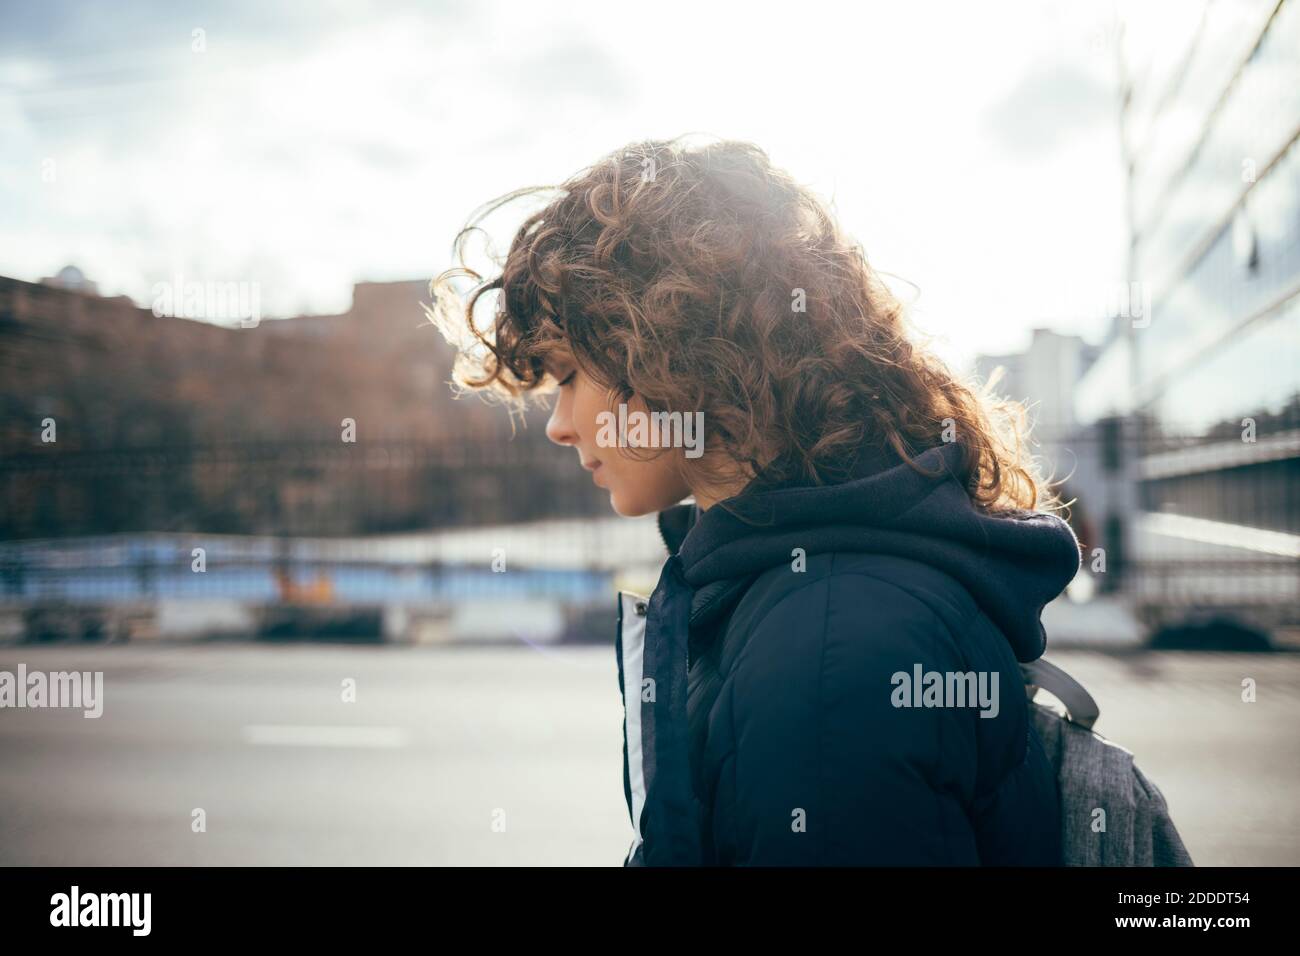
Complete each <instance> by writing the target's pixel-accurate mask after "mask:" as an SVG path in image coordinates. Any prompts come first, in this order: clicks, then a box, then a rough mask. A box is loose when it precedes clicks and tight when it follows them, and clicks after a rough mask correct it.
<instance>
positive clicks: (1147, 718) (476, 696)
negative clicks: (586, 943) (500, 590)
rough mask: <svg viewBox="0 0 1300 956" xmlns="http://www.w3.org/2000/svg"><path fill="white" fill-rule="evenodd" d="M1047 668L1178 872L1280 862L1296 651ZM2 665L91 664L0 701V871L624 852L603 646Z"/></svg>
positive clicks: (543, 859) (48, 651)
mask: <svg viewBox="0 0 1300 956" xmlns="http://www.w3.org/2000/svg"><path fill="white" fill-rule="evenodd" d="M1048 656H1049V659H1051V660H1053V661H1055V662H1056V663H1058V664H1060V665H1061V666H1063V667H1065V668H1066V669H1067V670H1069V671H1070V672H1071V673H1073V674H1074V675H1075V676H1076V677H1078V678H1079V679H1080V680H1081V681H1082V682H1083V683H1084V684H1085V686H1087V687H1088V688H1089V689H1090V690H1091V691H1092V692H1093V694H1094V696H1096V697H1097V699H1098V700H1099V702H1100V703H1101V708H1102V717H1101V720H1100V721H1099V723H1098V725H1097V730H1098V731H1099V732H1101V733H1102V734H1104V735H1106V736H1108V737H1111V738H1112V739H1114V740H1116V741H1118V742H1120V743H1122V744H1123V745H1125V746H1126V747H1128V748H1129V749H1130V750H1132V751H1134V752H1135V754H1136V755H1137V760H1138V764H1139V766H1141V767H1142V768H1143V770H1144V771H1145V772H1146V773H1147V775H1148V776H1150V777H1151V778H1152V779H1153V780H1154V781H1155V782H1156V783H1157V784H1158V785H1159V786H1160V787H1161V789H1162V790H1163V792H1164V793H1165V796H1166V798H1167V799H1168V801H1169V803H1170V807H1171V810H1172V813H1173V817H1174V820H1175V822H1176V823H1177V825H1178V827H1179V829H1180V831H1181V832H1182V834H1183V836H1184V839H1185V841H1186V842H1187V845H1188V848H1189V850H1190V851H1191V853H1192V856H1193V859H1195V860H1196V862H1197V863H1198V864H1200V865H1212V864H1221V865H1238V864H1252V863H1258V864H1268V865H1297V864H1300V809H1298V807H1300V801H1298V800H1297V799H1296V796H1297V793H1298V792H1300V790H1298V787H1300V759H1298V758H1300V736H1298V735H1297V733H1296V729H1297V727H1298V726H1300V655H1294V654H1286V655H1262V656H1260V655H1232V654H1191V653H1187V654H1171V653H1165V654H1152V653H1140V654H1130V655H1119V654H1103V653H1097V652H1084V651H1072V652H1060V653H1056V654H1049V655H1048ZM19 663H22V664H25V665H26V667H27V670H28V672H31V671H36V670H40V671H46V672H48V671H58V670H74V669H75V670H83V671H103V673H104V712H103V716H102V717H100V718H98V719H87V718H85V717H84V716H83V715H82V711H80V710H70V709H9V708H5V709H0V768H3V772H0V864H3V865H15V864H22V865H29V864H37V865H40V864H49V865H55V864H57V865H74V866H94V865H125V864H137V865H159V864H179V865H189V864H204V865H230V864H255V865H259V864H288V865H295V864H305V865H320V864H340V865H377V864H396V865H430V864H432V865H438V864H473V865H499V864H523V865H541V864H557V863H558V864H573V865H604V866H617V865H619V864H620V863H621V861H622V855H623V853H624V852H625V851H626V849H627V846H628V843H629V841H630V839H631V829H630V825H629V823H628V819H627V811H626V808H625V806H624V803H623V793H622V780H621V767H622V763H621V761H622V750H621V746H622V737H621V719H622V710H621V706H620V702H619V698H618V692H617V678H616V674H615V669H614V667H615V665H614V658H613V651H612V649H610V648H608V647H602V648H591V647H573V648H552V647H541V648H534V647H525V646H520V647H506V648H481V647H480V648H473V647H442V648H419V647H353V646H332V645H330V646H326V645H288V646H286V645H265V646H264V645H253V644H234V643H231V644H203V645H194V646H183V645H182V646H177V645H157V646H148V645H138V644H137V645H128V646H99V645H83V646H76V645H51V646H43V647H34V646H33V647H27V646H18V647H14V646H11V647H5V648H0V670H8V671H11V672H15V671H16V670H17V667H18V664H19ZM1243 678H1252V679H1253V680H1254V681H1255V682H1256V687H1257V698H1258V699H1257V701H1256V702H1255V703H1243V702H1242V700H1241V682H1242V680H1243ZM348 681H351V682H354V684H349V685H346V686H355V700H354V701H347V700H345V699H344V696H345V694H344V688H345V682H348ZM196 811H201V812H202V820H203V822H204V824H205V826H204V827H203V828H202V829H201V831H200V832H196V829H195V827H194V825H193V824H192V821H194V820H195V819H196Z"/></svg>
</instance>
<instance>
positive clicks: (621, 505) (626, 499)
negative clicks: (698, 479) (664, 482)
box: [609, 491, 685, 518]
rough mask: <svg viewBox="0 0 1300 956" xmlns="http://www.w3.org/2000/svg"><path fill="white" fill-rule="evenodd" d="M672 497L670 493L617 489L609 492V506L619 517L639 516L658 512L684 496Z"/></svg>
mask: <svg viewBox="0 0 1300 956" xmlns="http://www.w3.org/2000/svg"><path fill="white" fill-rule="evenodd" d="M684 497H685V495H682V496H681V497H677V498H674V497H673V496H672V494H671V493H670V494H666V495H665V494H658V495H655V494H649V495H647V494H645V493H642V494H620V493H619V492H617V491H611V492H610V493H609V506H610V507H611V508H613V509H614V513H615V514H616V515H618V516H619V517H621V518H640V517H641V516H642V515H652V514H658V513H659V512H660V511H663V510H664V509H665V508H671V507H672V506H673V505H675V504H677V503H678V502H679V501H681V500H682V498H684Z"/></svg>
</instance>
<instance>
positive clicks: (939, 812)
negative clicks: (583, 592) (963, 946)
mask: <svg viewBox="0 0 1300 956" xmlns="http://www.w3.org/2000/svg"><path fill="white" fill-rule="evenodd" d="M960 461H961V453H960V449H959V448H958V447H957V446H956V445H944V446H939V447H936V448H933V449H931V450H930V451H928V452H926V453H925V454H924V455H922V456H920V457H919V458H918V460H917V463H916V464H917V466H918V468H919V469H920V471H918V470H917V468H913V467H912V466H911V465H908V464H906V463H903V462H901V461H899V460H898V459H897V458H896V457H894V456H893V455H892V453H890V452H882V451H879V450H876V449H863V451H862V452H860V454H859V460H858V461H857V463H856V464H855V468H854V472H853V477H852V478H851V479H850V480H849V481H846V482H843V483H841V484H836V485H829V486H819V487H784V488H776V489H766V490H764V491H762V492H758V493H751V492H749V491H747V492H746V493H744V494H742V495H741V496H738V497H737V498H733V499H730V501H728V502H724V503H723V504H721V505H718V506H714V507H713V508H710V509H708V510H707V511H704V512H700V511H699V510H698V509H697V508H695V506H693V505H679V506H676V507H674V508H671V509H669V510H668V511H665V512H662V513H661V514H660V515H659V526H660V530H661V532H662V533H663V536H664V541H665V544H666V545H667V547H668V551H669V558H668V560H667V562H666V563H665V565H664V569H663V573H662V575H661V577H660V581H659V584H658V586H657V587H656V588H655V591H654V593H653V594H652V595H650V597H649V599H648V600H646V601H639V600H637V599H636V598H635V596H630V595H622V596H621V600H620V615H619V617H620V620H619V636H618V641H617V653H618V662H619V686H620V689H621V691H622V692H623V699H624V705H625V710H624V714H625V720H624V792H625V795H626V797H627V803H628V810H629V814H630V816H631V820H632V824H633V827H634V830H635V835H634V838H633V842H632V846H631V848H630V850H629V851H628V855H627V858H626V859H625V860H624V864H625V865H633V866H637V865H701V864H703V865H993V866H1015V865H1033V866H1042V865H1057V864H1059V862H1060V853H1061V846H1060V836H1059V834H1060V809H1059V799H1058V795H1057V790H1056V784H1055V778H1054V776H1053V773H1052V770H1051V768H1050V766H1049V764H1048V761H1047V757H1046V755H1045V753H1044V750H1043V747H1042V744H1041V742H1040V741H1039V739H1038V737H1037V734H1036V733H1035V732H1034V730H1033V727H1032V725H1031V724H1030V722H1029V719H1028V705H1027V701H1026V697H1025V692H1024V684H1023V678H1022V676H1021V673H1020V669H1019V662H1022V661H1023V662H1028V661H1032V660H1034V659H1036V658H1038V657H1039V656H1041V655H1042V653H1043V650H1044V647H1045V636H1044V634H1043V629H1042V625H1041V623H1040V621H1039V615H1040V613H1041V611H1042V608H1043V605H1044V604H1045V603H1046V602H1047V601H1049V600H1051V599H1052V598H1054V597H1056V596H1057V595H1058V594H1060V593H1061V591H1062V590H1063V589H1064V588H1065V586H1066V584H1068V583H1069V581H1070V579H1071V578H1072V577H1073V576H1074V574H1075V573H1076V571H1077V570H1078V567H1079V546H1078V541H1077V539H1076V538H1075V537H1074V534H1073V532H1072V531H1071V530H1070V528H1069V526H1068V525H1067V524H1066V523H1065V522H1064V521H1062V520H1061V519H1059V518H1057V517H1055V516H1053V515H1049V514H1044V513H1041V512H1026V513H1022V514H1019V515H1015V516H996V517H995V516H990V515H988V514H985V513H983V512H981V511H980V510H979V509H977V508H976V507H975V506H974V505H973V504H972V502H971V500H970V498H969V496H968V495H967V493H966V491H965V490H964V482H963V480H962V475H961V474H960V471H959V468H960ZM922 472H925V473H922Z"/></svg>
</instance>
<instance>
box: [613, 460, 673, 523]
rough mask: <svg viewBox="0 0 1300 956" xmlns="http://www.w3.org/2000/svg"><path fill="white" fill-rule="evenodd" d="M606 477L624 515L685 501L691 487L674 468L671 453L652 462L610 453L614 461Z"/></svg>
mask: <svg viewBox="0 0 1300 956" xmlns="http://www.w3.org/2000/svg"><path fill="white" fill-rule="evenodd" d="M611 459H612V467H610V468H609V470H608V474H607V475H606V477H605V484H606V486H607V487H608V488H609V491H610V495H611V497H612V503H613V505H614V508H615V510H616V511H618V512H619V513H620V514H624V515H629V516H632V515H641V514H647V513H649V512H652V511H661V510H663V509H664V508H667V507H669V506H670V505H673V504H675V503H677V502H678V501H681V500H682V499H683V498H685V497H686V496H687V495H688V494H689V493H690V489H689V488H688V487H687V486H686V484H685V483H684V482H683V481H682V479H681V477H680V476H679V475H678V473H677V470H676V468H675V467H674V464H673V461H672V458H671V455H665V456H663V457H661V458H656V459H652V460H650V461H639V460H635V459H630V458H625V457H623V456H621V455H619V456H607V457H605V458H602V459H601V460H602V461H610V460H611Z"/></svg>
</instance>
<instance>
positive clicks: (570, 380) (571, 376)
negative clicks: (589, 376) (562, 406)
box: [560, 368, 578, 388]
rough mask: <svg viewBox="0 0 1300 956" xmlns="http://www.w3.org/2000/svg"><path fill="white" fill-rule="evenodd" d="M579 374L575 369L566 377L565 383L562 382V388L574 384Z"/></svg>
mask: <svg viewBox="0 0 1300 956" xmlns="http://www.w3.org/2000/svg"><path fill="white" fill-rule="evenodd" d="M577 374H578V370H577V369H576V368H575V369H574V370H573V371H572V372H570V373H569V374H568V375H567V376H565V378H564V381H562V382H560V387H561V388H563V387H564V386H565V385H568V384H569V383H570V382H572V381H573V377H574V376H575V375H577Z"/></svg>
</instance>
